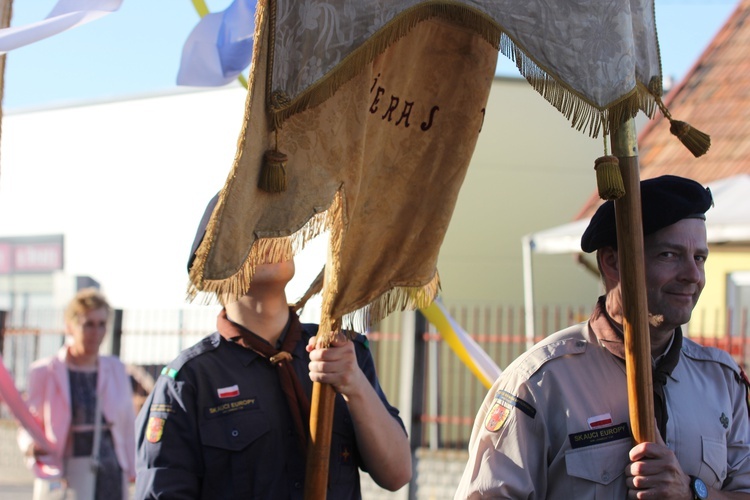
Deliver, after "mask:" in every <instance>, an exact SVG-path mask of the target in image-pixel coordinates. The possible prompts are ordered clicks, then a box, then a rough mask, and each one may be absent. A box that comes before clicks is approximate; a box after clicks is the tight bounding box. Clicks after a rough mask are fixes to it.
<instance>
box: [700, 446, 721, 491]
mask: <svg viewBox="0 0 750 500" xmlns="http://www.w3.org/2000/svg"><path fill="white" fill-rule="evenodd" d="M701 443H702V445H703V446H702V450H701V460H702V461H703V465H701V474H700V476H701V478H703V479H704V480H705V481H706V484H708V485H709V486H714V487H720V486H721V484H722V483H723V482H724V479H726V477H727V445H726V443H725V442H724V440H723V439H717V438H711V437H707V436H703V437H702V438H701ZM706 468H707V469H709V470H710V471H711V472H712V473H713V477H714V478H715V481H714V482H713V484H711V481H708V480H706V477H709V476H708V475H707V474H703V470H705V469H706Z"/></svg>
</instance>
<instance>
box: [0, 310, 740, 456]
mask: <svg viewBox="0 0 750 500" xmlns="http://www.w3.org/2000/svg"><path fill="white" fill-rule="evenodd" d="M589 311H590V306H554V307H540V308H538V309H537V310H536V311H535V312H536V314H535V324H536V325H537V327H538V331H539V332H545V333H552V332H555V331H557V330H559V329H561V328H564V327H566V326H568V325H571V324H574V323H578V322H581V321H585V320H586V319H587V317H588V314H589ZM217 312H218V308H217V307H208V306H206V307H194V308H185V309H179V310H132V311H131V310H128V311H115V315H114V322H113V323H114V324H113V328H112V330H113V331H112V334H111V335H110V336H109V337H108V340H107V341H105V342H108V343H106V344H105V345H104V347H103V349H104V351H106V352H113V353H116V354H118V355H119V356H120V358H121V359H122V360H123V362H125V363H126V364H127V365H128V366H129V368H130V372H131V375H132V377H133V380H134V387H135V388H136V390H138V391H140V394H141V395H143V396H145V394H146V393H147V392H148V391H149V390H150V388H151V384H152V383H153V377H154V376H157V374H158V372H159V371H160V370H161V368H162V366H163V365H164V364H166V363H168V362H169V361H170V360H171V359H173V358H174V357H175V356H176V355H177V354H178V353H179V352H180V350H182V349H184V348H186V347H189V346H190V345H192V344H194V343H195V342H197V341H198V340H199V339H200V338H202V337H203V336H205V335H206V334H209V333H211V332H213V331H214V330H215V324H216V314H217ZM449 312H450V314H451V316H452V317H453V318H454V319H455V320H456V321H457V322H458V323H459V324H460V325H461V326H462V328H463V329H464V330H465V331H467V332H470V335H471V337H472V338H473V339H474V340H475V341H476V342H477V343H478V344H479V345H480V346H481V347H482V348H483V349H484V350H485V351H486V352H487V353H488V354H489V355H490V357H491V358H492V359H493V360H495V362H496V363H497V365H498V366H499V367H500V368H501V369H504V368H505V367H507V366H508V365H509V364H510V362H511V361H512V360H513V359H515V358H516V357H517V356H518V355H519V354H521V353H522V352H523V351H524V350H525V349H526V345H527V338H526V334H525V322H524V311H523V308H521V307H513V306H497V305H488V306H463V307H452V308H449ZM409 318H411V316H408V315H406V314H405V313H404V314H399V313H397V314H393V315H391V316H389V317H388V318H386V319H385V320H384V321H382V322H380V323H379V324H377V325H375V326H374V327H373V328H372V330H371V331H370V332H368V333H367V336H368V338H369V341H370V349H371V351H372V353H373V357H374V359H375V362H376V366H377V369H378V375H379V378H380V381H381V385H382V386H383V389H384V391H385V393H386V394H387V395H388V398H389V400H390V401H391V402H392V403H393V404H396V405H398V402H399V401H402V400H403V397H404V396H406V397H409V396H411V397H412V402H413V405H412V409H413V411H412V415H411V424H412V425H411V428H412V443H413V445H414V447H422V448H431V449H465V447H466V445H467V443H468V440H469V437H470V434H471V427H472V425H473V421H474V417H475V415H476V412H477V410H478V408H479V406H480V405H481V402H482V400H483V399H484V397H485V395H486V393H487V388H486V387H484V386H483V385H482V384H481V383H480V381H479V380H477V379H476V378H475V377H474V376H473V375H472V373H471V372H470V370H469V369H468V368H467V367H466V366H465V365H463V364H462V363H461V362H460V361H459V359H458V358H457V357H456V356H455V355H454V354H453V352H452V351H451V349H450V347H449V346H448V345H447V344H446V343H445V342H443V340H442V337H441V336H440V334H439V333H438V332H437V331H435V329H434V327H432V326H431V325H429V324H425V323H424V322H423V321H416V325H417V329H416V330H415V332H416V333H415V334H414V335H415V345H416V350H415V351H414V353H413V357H414V359H411V360H405V359H402V358H403V348H402V347H403V345H404V344H403V340H404V338H403V337H404V335H403V334H402V332H403V331H405V329H404V322H405V321H414V320H413V319H409ZM723 318H738V319H735V320H734V321H725V320H724V319H723ZM717 325H721V328H722V330H723V331H721V332H719V331H717V329H716V326H717ZM687 331H688V334H689V336H690V337H691V338H692V339H693V340H696V341H697V342H699V343H701V344H704V345H710V346H714V347H719V348H721V349H724V350H726V351H728V352H730V353H731V354H732V355H733V356H734V358H735V359H736V360H737V362H738V363H739V364H740V366H743V367H745V364H746V359H747V357H748V348H749V345H748V344H750V341H749V340H748V335H749V333H748V322H747V311H717V312H714V313H711V312H707V311H703V310H699V311H696V312H695V313H694V315H693V321H692V322H691V324H690V325H688V327H687ZM542 337H543V335H537V336H536V338H535V339H534V340H539V339H540V338H542ZM0 340H1V341H0V348H2V356H3V361H4V363H5V366H6V368H7V369H8V371H9V372H10V373H11V375H13V377H14V379H15V382H16V385H17V387H18V388H19V390H22V391H23V390H24V389H25V388H26V375H27V371H28V366H29V364H30V363H31V362H32V361H33V360H35V359H38V358H40V357H44V356H49V355H52V354H53V353H54V352H56V351H57V349H58V348H59V347H60V345H62V342H63V340H64V328H63V320H62V311H57V310H54V311H51V310H46V311H45V310H26V311H14V312H2V311H0ZM405 362H406V363H407V366H410V367H411V366H413V367H414V376H413V381H412V383H409V382H407V383H405V382H404V379H403V376H402V369H403V367H404V363H405ZM402 391H408V393H407V394H403V393H402ZM3 411H6V410H5V409H3ZM5 416H7V415H5ZM404 417H405V418H406V416H404Z"/></svg>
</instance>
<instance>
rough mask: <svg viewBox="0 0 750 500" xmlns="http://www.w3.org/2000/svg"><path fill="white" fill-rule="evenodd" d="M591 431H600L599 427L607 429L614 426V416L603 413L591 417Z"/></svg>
mask: <svg viewBox="0 0 750 500" xmlns="http://www.w3.org/2000/svg"><path fill="white" fill-rule="evenodd" d="M588 423H589V429H598V428H599V427H607V426H609V425H612V415H610V414H609V413H603V414H601V415H597V416H595V417H589V419H588Z"/></svg>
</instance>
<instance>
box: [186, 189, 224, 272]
mask: <svg viewBox="0 0 750 500" xmlns="http://www.w3.org/2000/svg"><path fill="white" fill-rule="evenodd" d="M218 202H219V193H216V195H215V196H214V197H213V198H211V201H209V202H208V205H207V206H206V210H205V211H204V212H203V217H202V218H201V222H200V224H198V230H197V231H196V232H195V238H194V239H193V247H192V248H191V249H190V257H189V258H188V263H187V270H188V273H189V272H190V268H191V267H193V261H194V260H195V252H196V250H198V247H199V246H201V243H202V242H203V236H204V235H205V234H206V227H208V221H209V220H210V219H211V214H212V213H214V208H216V204H217V203H218Z"/></svg>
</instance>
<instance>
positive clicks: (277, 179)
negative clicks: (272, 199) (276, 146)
mask: <svg viewBox="0 0 750 500" xmlns="http://www.w3.org/2000/svg"><path fill="white" fill-rule="evenodd" d="M286 162H287V157H286V155H285V154H284V153H282V152H280V151H274V150H268V151H266V154H265V155H264V157H263V166H262V167H261V169H260V179H258V187H259V188H260V189H262V190H263V191H267V192H269V193H281V192H283V191H286Z"/></svg>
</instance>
